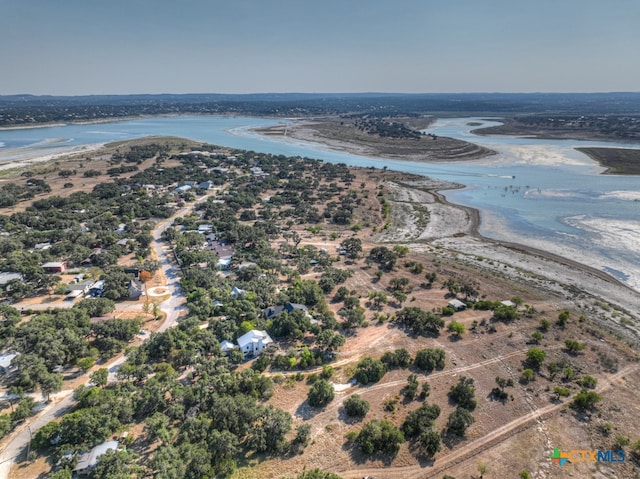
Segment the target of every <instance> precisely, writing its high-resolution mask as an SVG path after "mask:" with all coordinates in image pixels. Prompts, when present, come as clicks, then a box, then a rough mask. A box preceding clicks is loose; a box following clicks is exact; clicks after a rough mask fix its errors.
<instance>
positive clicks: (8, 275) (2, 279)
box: [0, 272, 24, 286]
mask: <svg viewBox="0 0 640 479" xmlns="http://www.w3.org/2000/svg"><path fill="white" fill-rule="evenodd" d="M14 279H17V280H19V281H24V277H23V276H22V273H13V272H3V273H0V286H4V285H5V284H7V283H8V282H9V281H13V280H14Z"/></svg>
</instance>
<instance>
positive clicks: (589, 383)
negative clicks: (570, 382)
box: [578, 375, 598, 389]
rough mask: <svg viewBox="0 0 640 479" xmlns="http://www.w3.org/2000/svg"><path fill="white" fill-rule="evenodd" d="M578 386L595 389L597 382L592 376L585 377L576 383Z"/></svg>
mask: <svg viewBox="0 0 640 479" xmlns="http://www.w3.org/2000/svg"><path fill="white" fill-rule="evenodd" d="M578 384H579V385H580V386H582V387H583V388H587V389H593V388H595V387H596V384H598V380H597V379H596V378H594V377H593V376H589V375H587V376H585V377H583V378H582V379H581V380H580V381H578Z"/></svg>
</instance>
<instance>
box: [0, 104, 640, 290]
mask: <svg viewBox="0 0 640 479" xmlns="http://www.w3.org/2000/svg"><path fill="white" fill-rule="evenodd" d="M471 122H474V123H481V124H482V126H485V125H490V124H492V122H491V121H490V120H484V119H478V118H453V119H443V120H438V121H437V122H436V123H435V124H434V125H433V126H432V128H429V129H428V130H425V131H427V132H429V133H434V134H436V135H439V136H450V137H453V138H459V139H463V140H466V141H471V142H473V143H477V144H480V145H483V146H486V147H488V148H491V149H493V150H495V151H497V152H498V154H497V155H494V156H491V157H487V158H484V159H482V160H476V161H471V162H455V163H428V164H427V163H419V162H407V161H396V160H389V159H381V158H368V157H362V156H357V155H351V154H347V153H343V152H338V151H331V150H329V149H328V148H327V147H324V146H322V145H316V144H311V143H306V142H299V141H291V140H286V141H283V139H281V138H273V137H263V136H260V135H258V134H256V133H254V132H252V131H250V130H251V129H252V128H256V127H260V126H267V125H273V124H275V123H278V121H277V120H271V119H262V118H247V117H222V116H175V117H153V118H145V119H137V120H126V121H116V122H109V123H97V124H86V125H64V126H51V127H44V128H29V129H15V130H0V157H2V159H3V160H4V161H7V160H16V161H17V160H19V159H21V158H24V157H26V156H33V155H34V152H35V154H42V155H46V154H50V153H55V152H60V151H65V150H68V149H71V148H73V147H78V146H82V145H88V144H95V143H106V142H112V141H121V140H129V139H134V138H140V137H143V136H149V135H156V136H158V135H160V136H180V137H185V138H191V139H194V140H198V141H204V142H209V143H213V144H217V145H222V146H227V147H230V148H239V149H247V150H254V151H260V152H265V153H273V154H281V155H287V156H306V157H310V158H318V159H322V160H324V161H329V162H341V163H346V164H348V165H351V166H362V167H369V166H374V167H378V168H382V167H384V166H386V167H388V168H389V169H391V170H397V171H404V172H409V173H416V174H422V175H427V176H433V177H437V178H441V179H444V180H449V181H455V182H458V183H463V184H465V185H467V187H466V188H464V189H460V190H450V191H446V192H445V196H446V197H447V199H448V200H449V201H451V202H453V203H457V204H462V205H465V206H470V207H474V208H477V209H478V210H480V213H481V220H482V223H481V226H480V232H481V233H482V234H483V235H485V236H487V237H490V238H494V239H498V240H506V241H512V242H516V243H522V244H526V245H529V246H533V247H535V248H539V249H542V250H545V251H550V252H553V253H556V254H559V255H561V256H565V257H568V258H571V259H573V260H576V261H579V262H582V263H584V264H588V265H589V266H593V267H596V268H599V269H601V270H603V271H606V272H608V273H609V274H611V275H613V276H615V277H616V278H618V279H619V280H621V281H623V282H625V283H626V284H628V285H629V286H631V287H633V288H635V289H637V290H640V177H638V176H616V175H600V174H599V173H600V172H601V171H602V168H601V167H599V166H598V165H597V164H596V163H595V162H593V161H592V160H591V159H590V158H588V157H587V156H586V155H583V154H581V153H579V152H577V151H575V150H574V148H575V147H576V146H619V147H625V148H629V147H634V148H640V145H637V144H636V145H629V144H616V143H604V142H591V141H574V140H536V139H531V138H514V137H504V136H477V135H474V134H473V133H472V128H479V126H477V125H476V126H473V127H472V126H470V125H469V123H471Z"/></svg>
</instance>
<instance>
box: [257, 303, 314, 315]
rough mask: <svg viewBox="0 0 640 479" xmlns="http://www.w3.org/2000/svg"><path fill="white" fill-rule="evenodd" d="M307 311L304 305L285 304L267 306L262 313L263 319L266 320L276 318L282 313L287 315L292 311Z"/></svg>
mask: <svg viewBox="0 0 640 479" xmlns="http://www.w3.org/2000/svg"><path fill="white" fill-rule="evenodd" d="M308 309H309V308H307V307H306V306H305V305H304V304H299V303H287V304H284V305H281V306H269V307H268V308H266V309H264V310H263V312H264V315H265V317H266V318H267V319H270V318H274V317H276V316H278V315H279V314H280V313H282V312H283V311H286V312H287V313H292V312H294V311H303V312H305V313H306V312H307V310H308Z"/></svg>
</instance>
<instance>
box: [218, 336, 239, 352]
mask: <svg viewBox="0 0 640 479" xmlns="http://www.w3.org/2000/svg"><path fill="white" fill-rule="evenodd" d="M236 348H237V346H236V345H235V344H233V343H232V342H231V341H227V340H226V339H225V340H224V341H222V342H221V343H220V349H222V352H223V353H225V354H227V353H228V352H230V351H232V350H234V349H236Z"/></svg>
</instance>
